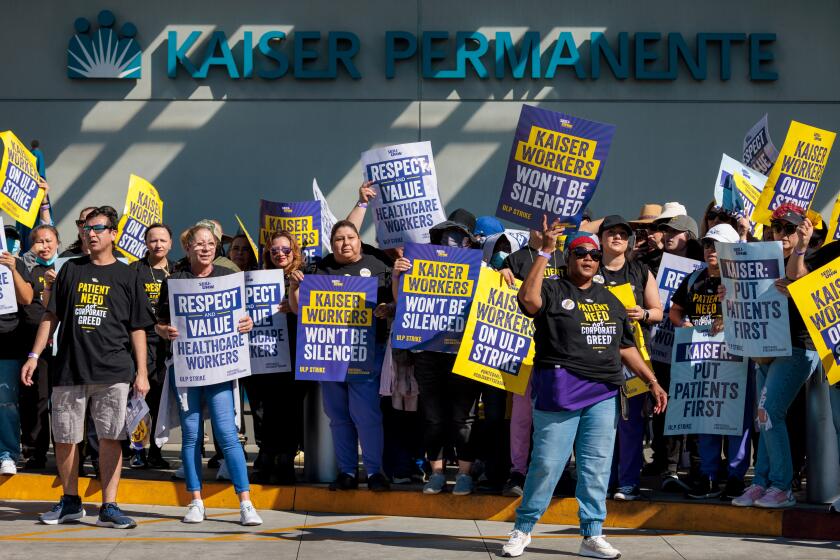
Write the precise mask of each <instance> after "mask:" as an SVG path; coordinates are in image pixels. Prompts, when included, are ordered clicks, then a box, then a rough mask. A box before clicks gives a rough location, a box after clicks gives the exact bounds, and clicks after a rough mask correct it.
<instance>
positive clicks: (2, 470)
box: [0, 457, 17, 474]
mask: <svg viewBox="0 0 840 560" xmlns="http://www.w3.org/2000/svg"><path fill="white" fill-rule="evenodd" d="M0 474H17V464H16V463H15V462H14V460H13V459H9V458H8V457H7V458H6V459H3V460H2V461H0Z"/></svg>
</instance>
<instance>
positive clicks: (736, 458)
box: [697, 362, 757, 481]
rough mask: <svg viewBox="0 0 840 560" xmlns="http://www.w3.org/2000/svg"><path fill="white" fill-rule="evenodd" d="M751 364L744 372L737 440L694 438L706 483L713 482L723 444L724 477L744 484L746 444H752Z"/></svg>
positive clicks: (752, 378)
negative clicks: (744, 384) (743, 393)
mask: <svg viewBox="0 0 840 560" xmlns="http://www.w3.org/2000/svg"><path fill="white" fill-rule="evenodd" d="M755 369H757V367H756V366H755V363H754V362H750V365H749V369H748V371H747V383H746V386H745V390H746V394H745V395H744V423H743V424H742V425H741V433H740V434H739V435H737V436H721V435H712V434H700V435H698V436H697V452H698V453H699V455H700V473H701V474H702V475H703V476H705V477H707V478H708V479H709V480H712V481H715V480H717V477H718V467H719V466H720V447H721V444H723V443H724V442H726V458H727V460H728V461H729V464H728V465H727V466H728V469H727V476H728V477H729V478H737V479H738V480H742V481H743V480H744V475H745V474H747V469H749V468H750V442H751V441H752V425H753V402H754V401H753V399H754V398H755V396H754V395H755V373H754V370H755Z"/></svg>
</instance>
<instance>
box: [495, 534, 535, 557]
mask: <svg viewBox="0 0 840 560" xmlns="http://www.w3.org/2000/svg"><path fill="white" fill-rule="evenodd" d="M508 534H509V535H510V538H509V539H508V542H506V543H505V544H504V545H502V556H507V557H515V556H522V553H523V552H525V547H526V546H528V545H529V544H531V535H530V534H529V533H523V532H522V531H520V530H519V529H514V530H513V531H511V532H510V533H508Z"/></svg>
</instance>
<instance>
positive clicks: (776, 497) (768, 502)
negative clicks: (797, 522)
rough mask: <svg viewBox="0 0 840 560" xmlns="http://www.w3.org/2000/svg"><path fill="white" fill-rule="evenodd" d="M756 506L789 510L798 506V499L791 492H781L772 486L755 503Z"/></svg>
mask: <svg viewBox="0 0 840 560" xmlns="http://www.w3.org/2000/svg"><path fill="white" fill-rule="evenodd" d="M754 505H755V506H757V507H760V508H771V509H779V508H789V507H793V506H795V505H796V498H794V497H793V492H791V491H790V490H779V489H778V488H774V487H772V486H771V487H770V488H768V489H767V492H765V494H764V495H763V496H762V497H760V498H759V499H757V500H756V501H755V504H754Z"/></svg>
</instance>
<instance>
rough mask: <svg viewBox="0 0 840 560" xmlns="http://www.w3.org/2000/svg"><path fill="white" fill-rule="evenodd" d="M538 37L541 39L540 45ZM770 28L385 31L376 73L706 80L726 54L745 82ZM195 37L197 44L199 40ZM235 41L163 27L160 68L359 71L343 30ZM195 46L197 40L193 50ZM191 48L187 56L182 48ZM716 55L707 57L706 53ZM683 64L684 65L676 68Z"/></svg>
mask: <svg viewBox="0 0 840 560" xmlns="http://www.w3.org/2000/svg"><path fill="white" fill-rule="evenodd" d="M546 40H548V46H547V47H544V44H545V43H546ZM775 41H776V34H775V33H765V32H762V33H697V34H696V35H695V36H694V37H691V38H687V37H684V36H683V34H682V33H677V32H670V33H661V32H636V33H629V32H626V31H622V32H619V33H616V34H615V35H612V36H610V37H608V36H607V35H605V34H604V33H603V32H600V31H595V32H592V33H590V35H589V37H588V43H589V44H588V46H587V47H585V48H583V47H584V45H583V44H582V43H581V42H580V41H576V40H575V38H574V36H573V34H572V32H571V31H560V32H558V33H557V34H556V36H554V35H553V34H552V35H548V34H542V33H540V32H539V31H526V32H524V33H522V34H521V38H520V37H519V34H518V33H517V34H516V39H514V34H512V33H511V32H510V31H503V30H500V31H497V32H496V33H495V34H493V35H489V34H484V33H481V32H479V31H458V32H456V33H454V34H452V33H450V32H448V31H423V32H421V33H420V34H419V35H418V34H416V33H413V32H410V31H387V32H386V33H385V37H384V48H385V76H386V78H388V79H391V78H395V77H397V74H398V69H399V68H401V70H400V71H401V72H402V73H403V74H411V75H414V74H415V73H416V68H417V63H418V62H419V65H420V71H421V75H422V77H423V78H424V79H438V80H441V79H442V80H452V79H466V78H468V77H477V78H479V79H487V78H490V77H491V76H492V77H494V78H496V79H504V78H507V77H512V78H513V79H516V80H519V79H523V78H530V79H545V80H553V79H554V78H555V76H556V75H558V72H568V73H573V75H574V77H575V78H576V79H578V80H590V79H592V80H597V79H599V78H600V77H601V75H602V70H604V71H605V72H604V73H605V74H607V73H609V74H611V75H612V77H614V78H615V79H618V80H625V79H628V78H633V79H635V80H647V81H668V80H676V79H678V78H680V77H688V76H690V77H691V78H692V79H694V80H706V79H709V65H710V64H711V65H712V67H713V68H714V67H715V66H716V67H717V69H718V76H719V79H720V80H722V81H726V80H729V79H731V78H732V66H733V60H734V59H735V58H736V57H741V58H742V59H743V60H744V62H746V63H747V65H748V68H749V73H748V77H749V79H750V80H752V81H773V80H777V79H778V72H777V71H776V69H775V68H774V67H773V60H774V59H775V53H774V52H773V50H772V46H773V43H775ZM202 43H204V47H203V48H202V47H200V45H202ZM241 43H242V48H241V49H240V48H236V47H238V45H239V42H238V41H237V42H232V41H231V40H230V38H229V37H228V35H227V34H226V33H225V32H224V31H218V30H217V31H213V32H210V33H209V34H205V33H203V32H202V31H199V30H194V31H189V32H179V31H169V32H168V35H167V40H166V45H167V47H166V49H167V75H168V77H169V78H173V79H174V78H177V77H178V76H179V73H180V74H182V75H183V73H184V72H186V74H188V75H189V76H190V77H192V78H194V79H205V78H207V77H208V74H209V72H210V70H211V69H212V68H217V69H218V70H219V71H224V72H226V73H227V74H228V76H229V77H230V78H232V79H252V78H261V79H265V80H275V79H279V78H283V77H286V76H290V77H293V78H294V79H296V80H323V79H335V78H338V76H339V70H341V72H342V74H345V75H347V76H349V77H351V78H353V79H361V78H362V72H361V70H360V69H359V66H358V65H357V60H356V56H357V55H358V54H359V51H360V50H361V48H362V42H361V40H360V38H359V36H358V35H357V34H356V33H353V32H350V31H330V32H328V33H323V34H322V33H321V32H320V31H305V30H300V31H297V30H296V31H294V32H293V33H289V34H287V33H286V32H285V31H281V30H279V29H278V30H268V31H264V32H262V33H259V32H255V31H253V30H249V29H247V28H246V29H245V30H244V31H243V32H242V40H241ZM196 46H199V48H196ZM192 49H195V50H196V52H195V53H193V54H192V56H189V55H188V53H189V52H190V51H191V50H192ZM715 58H717V60H714V59H715ZM686 70H687V72H686Z"/></svg>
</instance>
